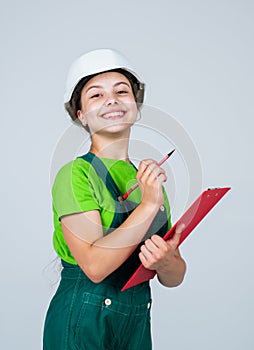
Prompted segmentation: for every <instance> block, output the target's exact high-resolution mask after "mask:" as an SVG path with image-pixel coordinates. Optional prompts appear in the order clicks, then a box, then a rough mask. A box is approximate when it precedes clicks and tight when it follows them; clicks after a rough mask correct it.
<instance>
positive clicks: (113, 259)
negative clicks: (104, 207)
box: [61, 160, 166, 283]
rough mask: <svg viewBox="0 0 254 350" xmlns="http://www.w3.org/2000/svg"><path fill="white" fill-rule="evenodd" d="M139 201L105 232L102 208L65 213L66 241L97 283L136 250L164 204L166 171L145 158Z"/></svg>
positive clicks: (141, 165)
mask: <svg viewBox="0 0 254 350" xmlns="http://www.w3.org/2000/svg"><path fill="white" fill-rule="evenodd" d="M137 180H138V182H139V185H140V189H141V192H142V201H141V203H140V205H139V206H138V207H137V208H136V209H135V210H134V211H133V212H132V213H131V215H130V216H129V217H128V218H127V219H126V220H125V222H124V223H123V224H122V225H120V226H119V227H118V228H117V229H115V230H114V231H113V232H112V233H110V234H108V235H106V236H103V232H102V225H101V219H100V215H99V211H97V210H93V211H90V212H85V213H80V214H73V215H67V216H64V217H63V218H62V220H61V223H62V229H63V233H64V237H65V240H66V243H67V245H68V247H69V249H70V251H71V253H72V255H73V256H74V258H75V260H76V261H77V263H78V265H79V266H80V267H81V269H82V270H83V271H84V272H85V273H86V275H87V276H88V277H89V278H90V279H91V280H92V281H93V282H95V283H99V282H101V281H102V280H103V279H104V278H106V277H107V276H108V275H109V274H110V273H112V272H113V271H114V270H116V269H117V268H118V267H119V266H120V265H121V264H122V263H123V262H124V261H125V260H126V259H127V258H128V257H129V256H130V254H131V253H132V252H133V251H134V250H135V248H136V246H137V245H138V243H139V242H140V241H141V240H142V238H143V236H144V235H145V233H146V232H147V230H148V228H149V227H150V225H151V223H152V221H153V219H154V217H155V216H156V214H157V211H158V209H159V207H160V206H161V205H162V204H163V201H164V197H163V192H162V182H164V181H166V176H165V172H164V170H163V169H161V168H160V167H159V166H158V165H157V163H156V162H154V161H152V160H146V161H142V162H141V163H140V166H139V170H138V173H137Z"/></svg>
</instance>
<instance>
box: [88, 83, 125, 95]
mask: <svg viewBox="0 0 254 350" xmlns="http://www.w3.org/2000/svg"><path fill="white" fill-rule="evenodd" d="M121 84H124V85H127V86H128V87H129V88H130V85H129V84H128V83H126V82H125V81H119V82H118V83H115V84H114V85H113V87H116V86H118V85H121ZM101 88H103V86H101V85H92V86H90V87H89V88H88V89H87V90H86V93H87V92H88V91H89V90H91V89H101Z"/></svg>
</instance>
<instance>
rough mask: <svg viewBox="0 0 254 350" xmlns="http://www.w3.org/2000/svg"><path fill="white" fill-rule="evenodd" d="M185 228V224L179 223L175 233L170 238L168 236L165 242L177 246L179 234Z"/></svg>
mask: <svg viewBox="0 0 254 350" xmlns="http://www.w3.org/2000/svg"><path fill="white" fill-rule="evenodd" d="M184 229H185V224H183V223H181V224H178V225H177V226H176V229H175V233H174V235H173V237H172V238H170V239H169V240H168V241H167V242H168V243H169V244H170V245H172V246H173V247H175V248H177V247H178V245H179V242H180V238H181V234H182V232H183V230H184Z"/></svg>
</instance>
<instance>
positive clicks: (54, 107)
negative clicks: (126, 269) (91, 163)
mask: <svg viewBox="0 0 254 350" xmlns="http://www.w3.org/2000/svg"><path fill="white" fill-rule="evenodd" d="M253 10H254V5H253V2H252V1H251V0H248V1H247V0H238V1H237V0H232V1H230V0H220V1H218V0H217V1H201V0H199V1H198V0H194V1H187V0H183V1H171V0H169V1H166V0H165V1H163V0H158V1H144V0H141V1H134V0H131V1H127V2H120V1H113V0H108V1H99V2H98V1H95V2H93V1H81V0H74V1H67V0H63V1H60V0H55V1H49V0H43V1H17V0H16V1H14V0H9V1H8V2H7V1H6V2H3V1H2V2H1V14H0V16H1V21H0V23H1V24H0V26H1V31H0V36H1V56H0V57H1V58H0V59H1V65H0V68H1V75H0V76H1V78H0V84H1V116H2V126H1V131H2V135H1V151H2V152H1V164H2V165H1V184H2V186H1V206H2V208H1V213H2V219H1V222H2V234H1V256H2V264H1V338H0V348H1V349H3V350H16V349H19V350H30V349H31V350H35V349H41V337H42V327H43V321H44V317H45V312H46V309H47V307H48V303H49V301H50V298H51V296H52V295H53V293H54V291H55V288H56V286H57V282H58V279H59V273H58V271H57V264H55V265H54V263H52V261H53V260H54V258H55V254H54V251H53V248H52V232H53V224H52V213H51V185H52V184H51V181H50V174H51V169H52V159H53V158H54V155H55V150H56V148H57V145H59V142H60V140H62V137H63V135H66V130H69V129H68V128H69V127H70V126H71V125H72V124H71V123H70V120H69V118H68V116H67V115H66V114H65V112H64V109H63V94H64V87H65V79H66V75H67V71H68V69H69V66H70V64H71V62H72V61H73V60H74V59H75V58H76V57H78V56H79V55H80V54H82V53H84V52H86V51H89V50H91V49H95V48H105V47H111V48H115V49H118V50H120V51H122V52H123V53H124V54H125V55H126V56H127V57H128V58H129V59H130V60H131V61H132V62H133V64H134V65H135V66H136V67H137V70H138V72H140V75H141V76H142V77H143V79H144V80H145V82H146V84H147V94H146V104H147V105H149V106H153V107H155V108H157V109H159V110H160V111H164V113H166V114H168V115H171V116H174V118H175V119H176V120H177V121H178V122H179V123H180V125H181V127H182V130H185V132H186V133H187V134H188V135H189V137H190V138H191V140H192V143H193V145H195V149H196V150H197V153H198V155H199V159H200V163H201V166H202V171H203V183H202V184H201V187H202V188H207V187H216V186H231V187H232V190H231V191H230V192H229V193H228V194H227V195H226V196H225V197H224V198H223V200H222V201H221V202H220V204H219V205H218V206H217V207H216V208H215V209H214V210H213V211H212V212H211V213H210V214H209V216H207V217H206V219H205V220H204V221H203V222H202V223H201V224H200V226H199V227H198V228H197V229H196V230H195V232H193V233H192V235H191V236H190V237H189V238H188V239H187V240H186V242H184V244H183V245H182V249H181V251H182V255H183V256H184V258H185V259H186V261H187V264H188V270H187V275H186V277H185V280H184V283H183V284H182V285H181V286H179V287H177V288H174V289H166V288H164V287H162V286H161V285H159V283H158V282H157V281H156V279H155V280H154V281H153V282H152V291H153V308H152V330H153V342H154V349H155V350H167V349H178V350H189V349H195V350H203V349H206V350H213V349H230V350H239V349H244V350H252V349H253V348H254V336H253V324H254V316H253V315H254V308H253V305H254V302H253V296H254V282H253V245H254V235H253V233H254V230H253V226H252V222H253V198H254V191H253V178H254V171H253V155H252V153H253V150H254V143H253V128H254V123H253V120H254V107H253V86H254V84H253V83H254V81H253V78H254V74H253V73H254V67H253V62H254V50H253V34H254V18H253ZM154 114H155V115H154V118H155V119H154V120H155V121H156V113H154ZM169 120H170V119H167V118H166V117H165V130H166V129H167V127H168V126H170V125H169V124H167V123H169ZM141 122H143V123H144V124H146V120H145V115H143V116H142V119H141ZM155 125H156V124H155ZM161 127H162V126H161V125H158V129H159V130H161ZM137 129H138V127H136V129H135V130H137ZM135 130H134V132H136V131H135ZM157 131H158V130H157ZM84 135H85V134H84ZM135 135H136V136H135V137H137V138H138V139H139V138H140V140H142V137H144V138H146V135H147V134H146V128H141V130H140V132H139V133H136V134H135ZM172 137H173V136H172V135H171V136H170V135H168V138H169V140H170V139H171V140H172ZM156 139H157V141H158V139H159V137H158V138H156V137H154V138H153V137H151V138H150V142H148V143H149V147H150V146H151V144H153V143H154V148H155V149H156V148H157V150H158V147H160V146H158V143H157V144H156ZM73 141H74V140H73ZM68 142H70V143H71V140H68ZM137 142H138V141H137ZM144 144H145V141H143V145H144ZM174 146H176V148H177V150H178V145H177V144H176V145H175V144H174ZM163 147H165V150H166V149H167V150H168V151H169V150H170V149H168V148H170V147H171V145H170V147H168V148H167V147H166V146H165V145H164V146H163ZM140 149H141V148H139V150H140ZM143 149H144V150H145V149H148V148H145V147H143ZM163 151H164V149H163ZM140 153H142V152H140ZM144 153H145V152H144ZM176 153H177V152H176ZM179 154H180V151H179V150H178V155H177V154H176V155H175V158H174V160H173V159H172V162H171V163H170V164H171V165H170V166H169V165H168V169H169V174H171V173H172V174H174V176H175V180H174V181H173V179H172V178H171V176H169V180H168V185H167V186H168V187H169V188H171V191H172V186H173V185H172V184H174V183H177V184H178V188H176V190H175V192H174V196H175V197H174V198H175V199H176V201H177V199H179V198H180V199H181V195H182V194H183V192H184V191H183V190H181V189H183V188H184V186H185V185H186V183H188V176H187V175H188V169H186V167H185V170H186V171H185V172H186V174H185V175H184V176H183V177H182V180H179V179H180V178H181V177H180V175H179V176H178V175H177V172H176V170H174V164H175V169H177V168H179V169H180V168H181V166H180V164H184V160H183V159H182V158H181V157H180V156H179ZM65 156H66V158H68V157H69V154H67V153H65ZM133 156H134V157H135V154H134V155H133ZM138 156H139V157H142V154H141V155H140V154H139V155H138ZM145 156H147V154H144V157H145ZM178 156H179V158H177V157H178ZM70 157H71V155H70ZM178 159H179V162H178ZM181 162H182V163H181ZM168 164H169V163H168ZM177 164H178V165H177ZM187 168H188V167H187ZM179 173H182V172H181V171H179ZM183 173H184V171H183ZM170 181H171V182H170ZM181 181H183V182H182V183H183V184H184V185H183V186H182V187H181V185H179V182H180V183H181ZM192 181H193V180H192ZM192 185H193V184H192V183H189V185H188V186H189V187H191V186H192ZM188 186H186V188H187V187H188ZM181 191H182V192H181ZM186 191H187V190H186ZM180 194H181V195H180ZM192 199H194V198H192ZM180 201H181V200H180ZM182 204H183V203H182ZM183 207H184V205H183ZM178 208H180V206H178ZM180 212H181V210H180V209H178V211H177V206H176V210H174V207H173V210H172V217H173V221H175V220H177V218H178V217H179V214H180Z"/></svg>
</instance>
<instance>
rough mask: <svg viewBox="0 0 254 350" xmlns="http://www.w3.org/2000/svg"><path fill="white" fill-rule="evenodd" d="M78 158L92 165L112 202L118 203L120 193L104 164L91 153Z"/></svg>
mask: <svg viewBox="0 0 254 350" xmlns="http://www.w3.org/2000/svg"><path fill="white" fill-rule="evenodd" d="M80 158H83V159H84V160H86V161H87V162H89V163H90V164H91V165H92V167H93V168H94V170H95V171H96V173H97V175H98V176H99V177H100V178H101V179H102V181H103V182H104V184H105V185H106V187H107V189H108V191H109V192H110V193H111V194H112V197H113V198H114V200H115V201H118V198H119V196H122V193H121V191H120V190H119V188H118V186H117V185H116V183H115V181H114V180H113V178H112V176H111V175H110V173H109V171H108V169H107V168H106V166H105V165H104V163H103V162H102V161H101V160H100V159H99V158H98V157H97V156H96V155H95V154H93V153H91V152H88V153H86V154H84V155H83V156H81V157H80Z"/></svg>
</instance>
